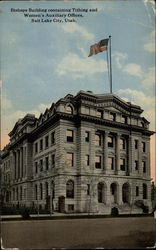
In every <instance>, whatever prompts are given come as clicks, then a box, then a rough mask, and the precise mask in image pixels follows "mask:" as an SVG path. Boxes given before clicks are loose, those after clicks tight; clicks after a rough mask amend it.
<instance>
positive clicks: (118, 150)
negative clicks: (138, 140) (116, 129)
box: [115, 133, 121, 174]
mask: <svg viewBox="0 0 156 250" xmlns="http://www.w3.org/2000/svg"><path fill="white" fill-rule="evenodd" d="M120 136H121V134H119V133H117V135H116V145H115V146H116V149H115V152H116V166H115V172H116V173H117V174H118V172H119V171H120Z"/></svg>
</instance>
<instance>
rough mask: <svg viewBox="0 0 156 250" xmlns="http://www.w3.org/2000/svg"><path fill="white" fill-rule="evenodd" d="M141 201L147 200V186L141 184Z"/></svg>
mask: <svg viewBox="0 0 156 250" xmlns="http://www.w3.org/2000/svg"><path fill="white" fill-rule="evenodd" d="M143 199H147V185H146V184H143Z"/></svg>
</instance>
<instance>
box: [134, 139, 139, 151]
mask: <svg viewBox="0 0 156 250" xmlns="http://www.w3.org/2000/svg"><path fill="white" fill-rule="evenodd" d="M134 147H135V149H138V140H135V141H134Z"/></svg>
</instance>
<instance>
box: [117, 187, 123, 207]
mask: <svg viewBox="0 0 156 250" xmlns="http://www.w3.org/2000/svg"><path fill="white" fill-rule="evenodd" d="M117 190H118V198H117V200H118V204H119V205H122V204H123V200H122V185H121V184H120V185H119V186H118V189H117Z"/></svg>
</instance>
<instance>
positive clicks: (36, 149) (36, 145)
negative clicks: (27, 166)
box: [35, 142, 38, 153]
mask: <svg viewBox="0 0 156 250" xmlns="http://www.w3.org/2000/svg"><path fill="white" fill-rule="evenodd" d="M37 152H38V143H37V142H36V143H35V153H37Z"/></svg>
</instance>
